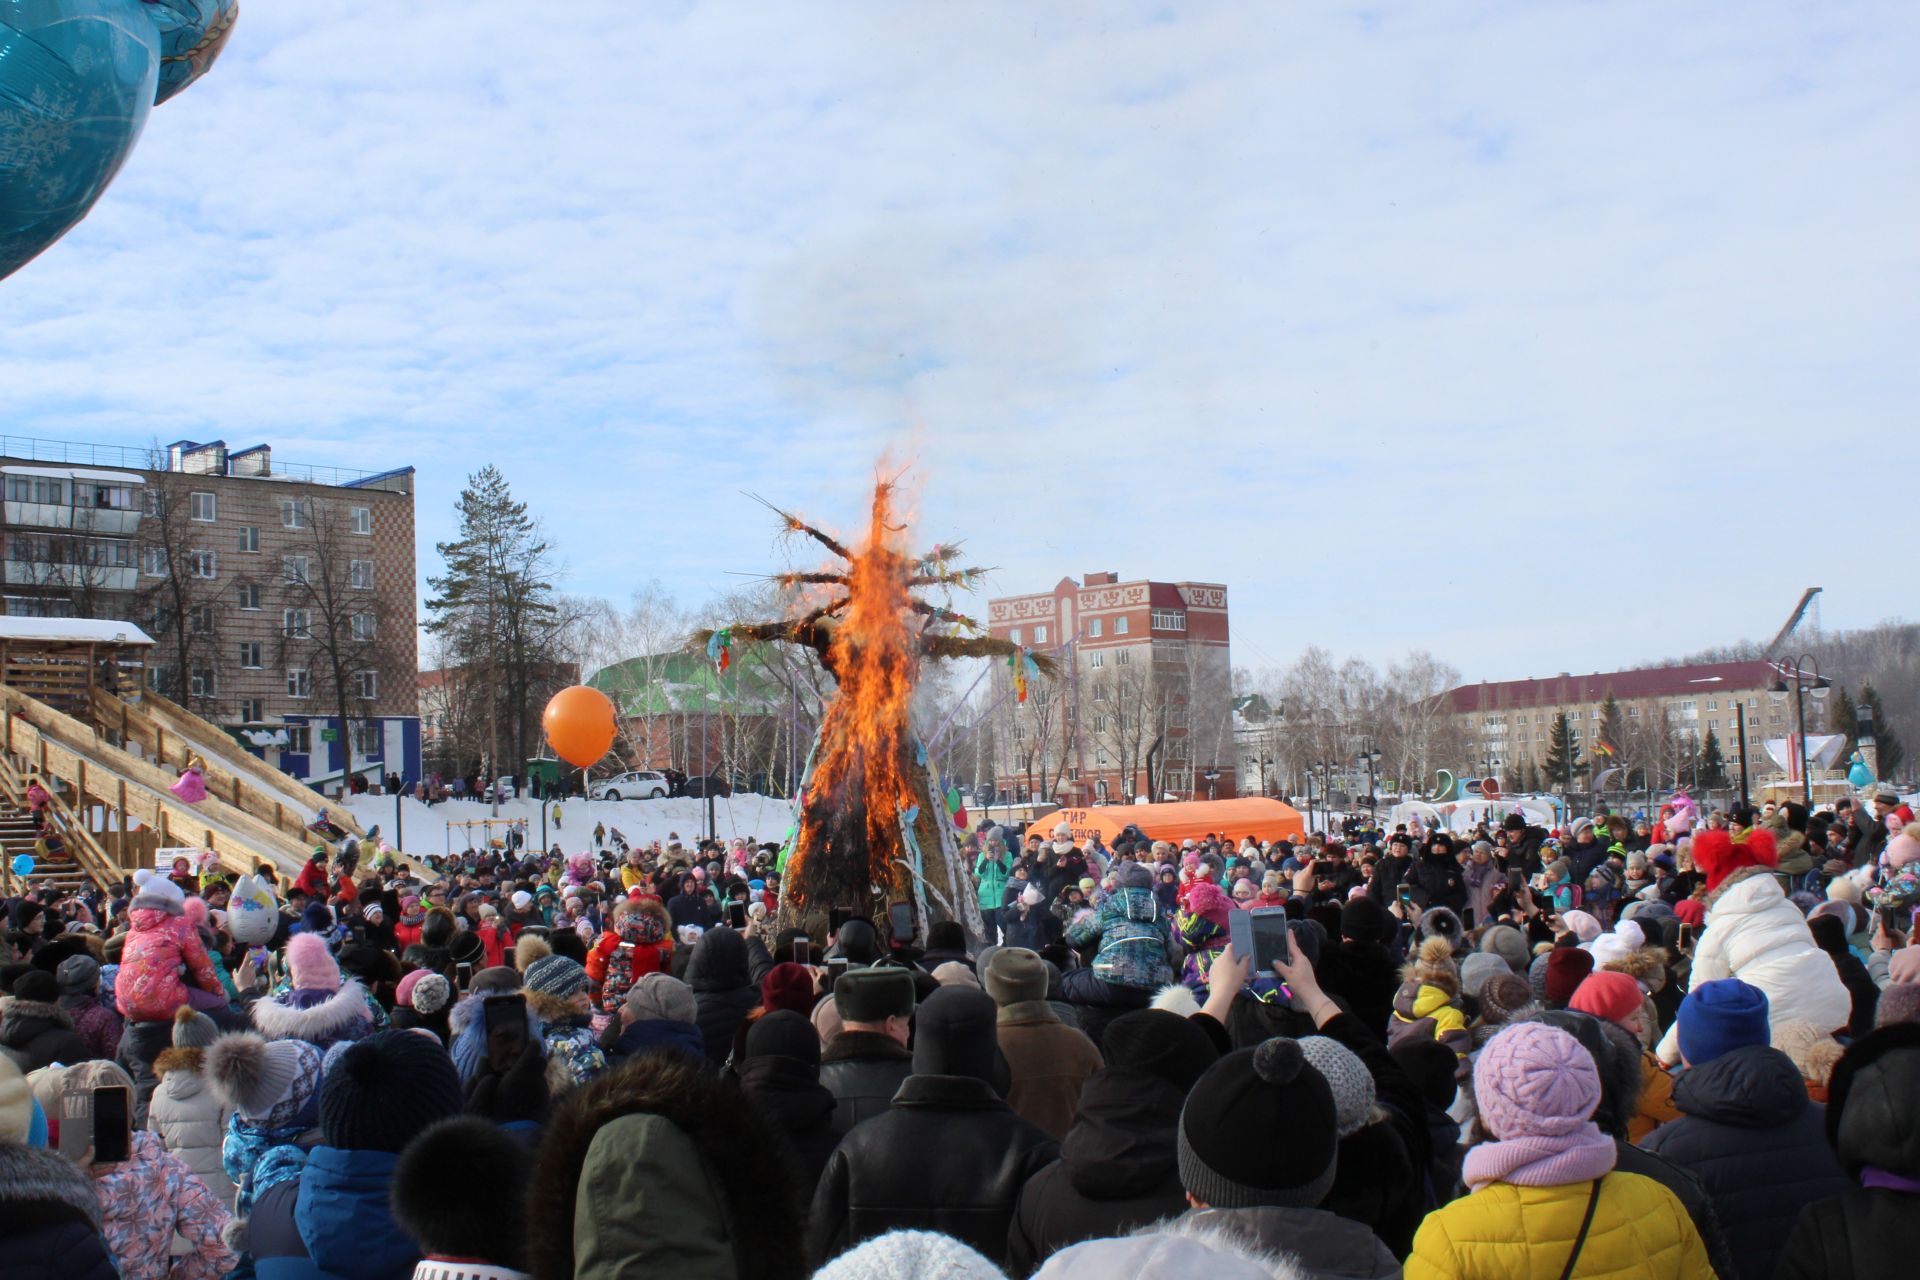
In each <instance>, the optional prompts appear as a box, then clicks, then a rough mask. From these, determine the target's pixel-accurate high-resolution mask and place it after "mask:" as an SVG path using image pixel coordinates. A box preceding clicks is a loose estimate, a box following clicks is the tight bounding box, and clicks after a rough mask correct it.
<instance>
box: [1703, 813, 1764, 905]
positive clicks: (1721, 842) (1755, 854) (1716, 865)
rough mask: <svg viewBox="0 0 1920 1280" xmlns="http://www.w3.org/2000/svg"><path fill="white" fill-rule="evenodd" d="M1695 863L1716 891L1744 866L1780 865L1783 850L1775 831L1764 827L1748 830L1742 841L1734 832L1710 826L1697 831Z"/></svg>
mask: <svg viewBox="0 0 1920 1280" xmlns="http://www.w3.org/2000/svg"><path fill="white" fill-rule="evenodd" d="M1693 865H1694V866H1696V867H1698V868H1700V870H1701V872H1702V873H1703V874H1704V875H1705V876H1706V877H1707V892H1708V893H1712V892H1713V891H1714V890H1715V889H1718V888H1719V887H1720V886H1721V885H1722V884H1723V883H1725V881H1726V879H1727V877H1728V876H1730V875H1732V874H1733V873H1734V872H1736V871H1738V870H1740V869H1741V868H1742V867H1768V868H1772V867H1777V866H1779V865H1780V852H1779V849H1778V848H1777V847H1776V846H1775V845H1774V842H1773V833H1772V832H1771V831H1768V830H1767V829H1766V828H1764V827H1755V828H1754V829H1752V830H1750V831H1747V832H1744V833H1742V835H1741V837H1740V839H1738V840H1736V839H1734V838H1733V833H1732V832H1730V831H1718V830H1714V829H1711V828H1709V829H1708V830H1706V831H1699V832H1695V833H1694V837H1693Z"/></svg>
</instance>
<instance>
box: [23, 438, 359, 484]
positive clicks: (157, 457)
mask: <svg viewBox="0 0 1920 1280" xmlns="http://www.w3.org/2000/svg"><path fill="white" fill-rule="evenodd" d="M0 456H4V457H8V458H16V459H18V460H20V461H22V462H47V463H54V464H58V465H63V466H69V467H120V468H123V469H126V470H133V471H166V470H168V467H167V456H166V451H165V450H164V449H160V450H155V449H141V448H135V447H133V446H130V445H121V444H87V443H85V442H83V441H79V440H49V439H46V438H45V437H42V436H10V435H0ZM186 474H191V473H186ZM271 474H272V475H276V476H285V477H287V478H289V479H293V480H304V481H306V482H307V483H309V484H322V485H331V486H333V487H335V488H339V487H341V486H344V485H349V484H352V483H354V482H355V481H359V480H365V479H366V478H367V477H369V476H373V475H377V474H379V473H378V472H374V471H362V470H357V469H355V468H353V467H321V466H314V465H312V464H310V463H305V462H282V461H281V460H280V459H278V458H275V459H274V460H273V469H272V472H271ZM239 478H242V479H244V478H246V477H244V476H242V477H239Z"/></svg>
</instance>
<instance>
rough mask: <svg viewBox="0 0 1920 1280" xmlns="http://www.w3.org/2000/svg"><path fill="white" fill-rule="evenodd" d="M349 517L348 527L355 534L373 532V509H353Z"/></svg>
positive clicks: (348, 513)
mask: <svg viewBox="0 0 1920 1280" xmlns="http://www.w3.org/2000/svg"><path fill="white" fill-rule="evenodd" d="M347 516H348V519H349V521H350V523H349V525H348V527H349V528H351V529H352V530H353V531H354V532H355V533H372V532H373V508H372V507H352V508H350V509H349V510H348V512H347Z"/></svg>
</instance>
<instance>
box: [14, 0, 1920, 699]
mask: <svg viewBox="0 0 1920 1280" xmlns="http://www.w3.org/2000/svg"><path fill="white" fill-rule="evenodd" d="M1917 36H1920V31H1917V30H1916V17H1915V11H1914V10H1913V9H1912V8H1911V7H1910V6H1904V5H1870V4H1862V5H1850V6H1824V7H1815V8H1808V7H1805V6H1788V5H1769V4H1751V5H1743V6H1739V7H1737V8H1726V7H1716V6H1705V5H1698V6H1679V7H1676V6H1671V5H1657V4H1616V5H1608V6H1591V5H1584V4H1572V3H1558V4H1556V3H1530V4H1482V5H1466V4H1461V5H1428V6H1420V7H1418V8H1415V9H1408V10H1406V11H1401V12H1394V11H1383V12H1377V13H1373V14H1371V15H1369V14H1364V13H1362V14H1356V13H1336V12H1331V11H1327V10H1313V11H1308V9H1307V7H1304V6H1279V5H1275V6H1245V5H1213V6H1166V7H1155V6H1147V5H1138V6H1128V5H1107V4H1102V5H1093V4H1070V5H1061V6H1052V7H1040V8H1036V7H1033V6H1015V5H962V4H952V5H897V4H878V3H875V4H853V3H844V4H833V3H825V2H821V3H814V4H808V5H758V4H744V3H741V4H702V5H698V6H692V5H686V6H678V7H661V6H654V7H647V6H634V5H630V4H614V3H604V4H579V5H573V6H567V7H564V8H562V9H558V10H552V11H545V12H541V11H532V10H529V9H528V7H527V6H525V5H524V4H506V3H497V2H494V0H470V2H468V3H460V4H454V3H450V2H442V3H423V4H417V5H408V6H398V5H393V4H390V3H380V2H378V0H336V2H335V3H330V4H328V5H325V6H319V5H277V6H266V5H256V6H253V7H251V8H249V9H248V10H247V12H246V13H245V14H244V15H243V17H242V21H241V23H240V24H239V27H238V28H237V30H236V33H235V36H234V39H233V41H232V44H231V45H230V47H229V49H228V51H227V53H226V55H225V57H224V58H223V60H222V62H221V63H220V65H218V66H217V67H216V68H215V69H214V71H213V72H212V73H211V74H210V75H209V76H208V77H207V79H206V80H204V81H203V82H202V83H200V84H199V85H196V86H195V87H194V88H193V89H192V90H191V91H189V92H188V93H185V94H183V95H181V96H180V97H179V98H177V99H175V100H174V101H172V102H170V103H168V104H166V105H165V106H164V107H162V108H160V109H158V110H156V111H155V113H154V115H153V118H152V120H151V122H150V123H149V126H148V130H147V135H146V137H145V138H144V139H143V140H142V142H141V144H140V147H139V149H138V150H137V151H136V153H135V155H134V158H133V160H132V161H131V162H130V163H129V164H128V166H127V168H126V170H125V171H124V172H123V174H122V175H121V177H120V179H119V181H118V182H117V184H116V185H115V187H114V188H113V189H112V190H111V191H110V192H109V193H108V195H107V197H106V198H105V199H104V200H103V201H102V202H101V205H100V206H99V208H97V209H96V210H95V212H94V214H93V215H92V216H91V217H90V218H89V219H88V220H87V221H86V222H84V223H83V224H82V225H81V226H80V227H79V228H78V229H76V230H75V231H74V232H73V233H72V234H71V235H70V236H69V237H68V238H67V240H66V241H65V242H63V243H62V244H60V245H58V246H56V247H55V248H54V249H53V250H51V251H50V252H48V253H47V254H45V255H44V256H43V257H42V258H41V259H40V260H39V261H37V262H35V263H34V264H32V265H31V266H29V267H28V268H26V269H25V270H23V271H22V272H20V273H19V274H18V275H16V276H15V277H13V278H11V279H10V280H8V281H7V282H5V284H4V285H0V325H4V326H5V332H6V333H7V334H8V339H9V341H8V342H7V344H6V345H5V348H4V349H0V385H4V386H6V387H7V388H8V390H9V396H8V403H9V407H10V409H11V410H12V413H11V414H10V425H9V427H8V428H7V429H8V430H9V431H12V432H17V433H26V434H39V435H47V436H56V437H66V438H81V439H113V440H120V441H125V442H130V443H144V442H145V441H146V440H148V439H149V438H152V437H153V436H156V435H157V436H159V437H161V438H163V439H171V438H175V437H177V436H195V437H203V438H210V437H214V436H224V437H225V438H227V439H229V440H232V441H235V442H240V441H251V440H254V439H265V440H268V441H271V442H272V443H274V444H275V445H276V447H277V449H278V451H279V453H280V454H281V456H283V457H291V458H298V459H301V460H308V461H314V462H323V463H335V464H344V465H360V466H365V467H368V468H370V469H381V468H385V467H387V466H391V465H397V464H400V463H406V462H411V463H413V464H415V465H417V466H419V467H420V468H421V498H420V501H421V515H422V528H423V537H424V538H426V539H427V540H431V539H432V538H434V537H437V536H444V534H445V531H446V521H447V514H446V513H447V511H448V509H449V507H450V505H451V500H452V497H453V494H454V493H455V491H456V490H457V489H458V486H459V483H460V481H461V479H462V478H463V477H464V475H465V473H466V472H467V471H470V470H472V469H474V468H476V467H477V466H478V465H480V464H481V463H482V462H486V461H497V462H499V463H500V464H501V465H502V466H503V467H504V468H505V469H506V470H507V471H508V473H509V475H510V476H511V477H512V478H513V479H514V481H515V484H516V487H517V488H518V489H519V490H520V491H521V493H522V494H523V495H524V496H526V497H528V498H529V499H531V500H532V502H533V503H534V505H535V507H536V509H538V510H540V511H541V512H542V513H543V514H544V515H545V517H546V518H547V520H548V521H549V523H550V525H551V526H552V531H553V533H554V535H555V539H556V542H557V543H558V544H559V546H560V547H561V548H562V550H563V552H564V553H565V554H566V556H567V557H568V559H569V560H570V561H571V562H572V564H573V566H574V568H575V571H576V572H575V578H576V581H575V582H574V583H573V584H572V585H573V586H574V587H575V588H576V589H586V590H594V591H601V592H605V593H608V594H613V595H616V596H618V595H620V594H623V593H624V590H625V589H626V588H627V587H628V586H629V585H632V584H637V583H638V582H640V581H643V580H644V579H646V578H648V577H652V576H655V575H656V574H658V575H660V576H662V577H664V578H665V579H666V580H667V581H668V582H669V583H670V584H671V585H672V586H674V587H675V588H676V589H677V590H678V591H679V592H680V593H681V594H682V595H683V596H687V597H699V596H702V595H704V594H706V593H707V592H708V591H710V590H714V589H718V588H722V587H725V586H727V585H730V583H729V580H728V579H727V577H726V574H727V572H728V571H737V570H756V569H759V568H761V567H762V566H763V565H765V564H766V563H767V559H768V555H767V542H768V533H769V530H768V529H767V526H766V523H765V520H764V518H763V515H764V513H762V512H761V510H760V509H759V508H758V507H755V506H753V505H751V504H750V503H747V502H746V501H745V500H743V499H742V498H740V497H739V496H738V491H740V490H743V489H748V490H754V491H758V492H761V493H765V494H766V495H768V496H769V497H772V498H775V499H776V500H783V501H791V502H793V503H795V504H797V505H801V506H803V507H805V508H807V509H809V510H813V511H818V512H821V513H822V514H824V515H826V516H827V517H829V518H835V519H849V520H850V519H852V518H853V517H854V516H855V515H856V513H857V511H858V508H859V505H860V501H861V494H860V488H861V485H862V482H863V480H864V478H865V477H866V476H867V475H869V474H870V471H871V467H872V465H873V463H874V460H875V459H876V458H877V457H878V456H879V455H880V454H881V452H882V451H883V450H884V449H886V448H887V447H888V446H889V445H890V444H893V445H898V444H899V442H902V441H908V440H910V441H912V448H913V451H914V452H915V453H916V455H917V456H918V458H919V462H920V474H921V476H922V477H923V479H924V485H925V490H924V494H923V496H922V498H921V500H920V506H921V510H922V514H923V517H924V519H925V521H926V536H927V537H928V539H929V540H931V539H934V538H950V537H954V536H964V537H966V538H967V539H968V541H969V543H970V544H971V546H972V547H973V549H974V550H975V551H976V553H977V554H978V555H980V556H981V557H983V558H984V559H986V560H988V561H990V562H992V563H995V564H997V565H1000V566H1002V567H1003V568H1002V571H1001V573H1000V574H999V575H997V585H998V586H999V587H1000V588H1002V589H1005V590H1021V589H1031V588H1032V587H1035V586H1039V585H1042V584H1045V583H1050V582H1052V581H1054V580H1056V579H1057V578H1058V577H1060V576H1061V575H1062V574H1066V573H1079V572H1081V571H1084V570H1088V569H1096V568H1099V569H1109V568H1110V569H1117V570H1119V571H1121V572H1122V573H1126V574H1151V575H1153V576H1156V577H1199V578H1209V579H1216V580H1221V581H1225V582H1228V583H1229V584H1231V585H1232V587H1233V588H1234V591H1235V602H1236V609H1235V623H1236V630H1237V633H1238V634H1239V635H1240V636H1242V637H1243V638H1244V641H1245V643H1244V644H1243V645H1242V646H1241V648H1240V650H1239V652H1238V654H1237V655H1236V656H1238V657H1239V658H1240V659H1241V660H1242V661H1243V662H1250V663H1259V662H1261V661H1264V660H1266V659H1265V658H1264V657H1263V655H1270V656H1271V658H1272V659H1275V660H1281V661H1284V660H1285V659H1286V658H1287V657H1288V656H1290V654H1291V653H1292V652H1293V651H1294V650H1296V649H1297V648H1298V647H1299V646H1300V645H1303V644H1305V643H1307V642H1310V641H1312V642H1319V643H1322V644H1325V645H1327V646H1328V647H1330V648H1333V649H1335V650H1336V651H1356V650H1357V651H1361V652H1364V653H1367V654H1369V655H1370V656H1374V657H1377V658H1385V657H1389V656H1392V655H1394V654H1396V653H1398V652H1401V651H1404V650H1405V649H1406V648H1408V647H1410V646H1413V645H1420V646H1424V647H1428V648H1431V649H1433V650H1434V651H1436V652H1438V653H1440V654H1442V655H1443V656H1446V657H1449V658H1450V659H1451V660H1453V661H1454V662H1456V663H1457V664H1458V665H1460V666H1461V667H1462V668H1463V669H1465V670H1467V671H1468V672H1469V673H1470V674H1473V675H1486V676H1500V675H1508V674H1515V673H1521V674H1524V672H1525V671H1526V670H1530V669H1546V668H1548V667H1552V668H1553V669H1561V668H1568V669H1577V668H1582V667H1586V668H1592V667H1596V666H1605V665H1610V664H1612V663H1614V662H1618V661H1624V660H1628V659H1631V658H1633V657H1637V656H1642V655H1645V654H1647V653H1654V652H1671V651H1678V650H1682V649H1686V648H1690V647H1694V646H1697V645H1701V644H1705V643H1710V642H1714V641H1718V640H1723V639H1727V638H1730V637H1733V636H1737V635H1759V634H1765V633H1766V632H1768V631H1770V630H1771V628H1772V627H1773V626H1774V625H1776V624H1777V616H1778V615H1783V614H1784V612H1785V610H1786V609H1787V607H1788V606H1789V605H1790V604H1791V602H1792V600H1793V598H1794V597H1795V595H1796V594H1797V593H1798V590H1799V588H1800V587H1802V586H1805V585H1808V584H1809V583H1819V584H1821V585H1824V586H1826V587H1827V588H1828V594H1827V596H1826V600H1827V615H1826V618H1827V621H1828V623H1829V624H1830V625H1833V624H1842V623H1848V622H1866V621H1871V620H1873V619H1874V618H1877V617H1878V616H1879V615H1880V614H1881V613H1883V612H1888V611H1892V610H1893V609H1895V608H1897V607H1898V606H1897V605H1896V604H1894V603H1893V602H1891V601H1888V600H1886V599H1885V598H1883V594H1882V590H1881V589H1880V588H1879V586H1878V583H1877V581H1876V579H1877V578H1878V576H1879V574H1878V571H1877V569H1876V567H1875V566H1874V563H1873V559H1874V557H1873V556H1872V555H1871V554H1870V553H1868V552H1866V551H1865V550H1864V549H1865V548H1868V547H1872V546H1875V545H1881V544H1882V543H1883V540H1884V538H1885V536H1886V535H1885V533H1884V531H1883V530H1882V529H1881V528H1880V527H1879V518H1878V513H1879V512H1882V511H1884V510H1886V509H1887V499H1886V498H1885V497H1884V496H1882V495H1884V483H1883V480H1882V476H1883V475H1884V462H1885V459H1886V457H1887V456H1888V455H1889V453H1891V452H1892V451H1894V450H1895V449H1896V448H1897V442H1898V441H1899V440H1902V439H1904V438H1905V434H1906V432H1904V431H1899V433H1898V434H1896V432H1897V430H1898V428H1900V427H1906V426H1907V424H1908V423H1909V422H1910V420H1911V416H1912V411H1913V408H1914V405H1915V399H1916V397H1915V393H1916V390H1920V386H1917V383H1920V374H1916V365H1915V362H1914V361H1913V360H1912V359H1911V356H1910V353H1909V350H1908V348H1909V347H1910V345H1911V334H1912V333H1913V332H1914V331H1915V323H1914V322H1915V320H1916V319H1920V315H1916V311H1920V306H1917V305H1916V303H1915V300H1914V299H1915V293H1914V290H1913V289H1912V288H1911V282H1912V279H1913V273H1914V269H1915V267H1916V265H1920V262H1917V259H1920V253H1917V252H1916V248H1915V244H1914V240H1913V237H1912V234H1911V228H1912V226H1913V225H1914V223H1915V215H1916V213H1917V212H1920V208H1916V206H1917V205H1920V176H1917V175H1916V173H1915V171H1914V169H1913V167H1912V166H1911V165H1907V164H1903V163H1901V162H1900V157H1902V156H1903V155H1905V154H1907V152H1908V151H1909V150H1910V146H1911V139H1912V138H1913V137H1914V136H1915V133H1916V126H1920V107H1917V106H1916V102H1915V99H1914V96H1913V94H1912V91H1911V85H1910V77H1909V76H1907V75H1906V68H1908V67H1910V66H1911V65H1912V63H1913V59H1914V56H1915V54H1916V53H1920V39H1917V38H1916V37H1917ZM1515 601H1518V602H1522V608H1521V609H1519V610H1518V611H1516V610H1514V609H1513V608H1512V607H1511V603H1510V602H1515Z"/></svg>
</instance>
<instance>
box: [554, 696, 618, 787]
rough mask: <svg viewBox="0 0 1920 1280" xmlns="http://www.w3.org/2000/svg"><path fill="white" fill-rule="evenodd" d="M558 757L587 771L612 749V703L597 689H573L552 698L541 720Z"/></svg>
mask: <svg viewBox="0 0 1920 1280" xmlns="http://www.w3.org/2000/svg"><path fill="white" fill-rule="evenodd" d="M540 724H541V727H542V728H544V729H545V730H546V731H547V742H548V744H549V745H550V746H552V747H553V752H554V754H555V755H557V756H559V757H560V758H561V759H562V760H565V761H566V762H567V763H568V764H570V765H574V766H576V767H578V768H581V769H585V768H587V767H588V766H590V765H594V764H598V763H599V762H600V757H602V756H604V755H606V754H607V748H608V747H611V746H612V745H613V732H614V726H613V700H612V699H611V698H609V697H607V695H606V694H604V693H602V692H600V691H599V690H598V689H594V688H589V687H588V686H587V685H584V684H576V685H572V686H570V687H568V688H565V689H562V690H561V691H560V692H558V693H556V694H554V695H553V697H552V698H551V699H550V700H549V701H548V702H547V709H546V712H545V713H544V714H542V715H541V717H540Z"/></svg>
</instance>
